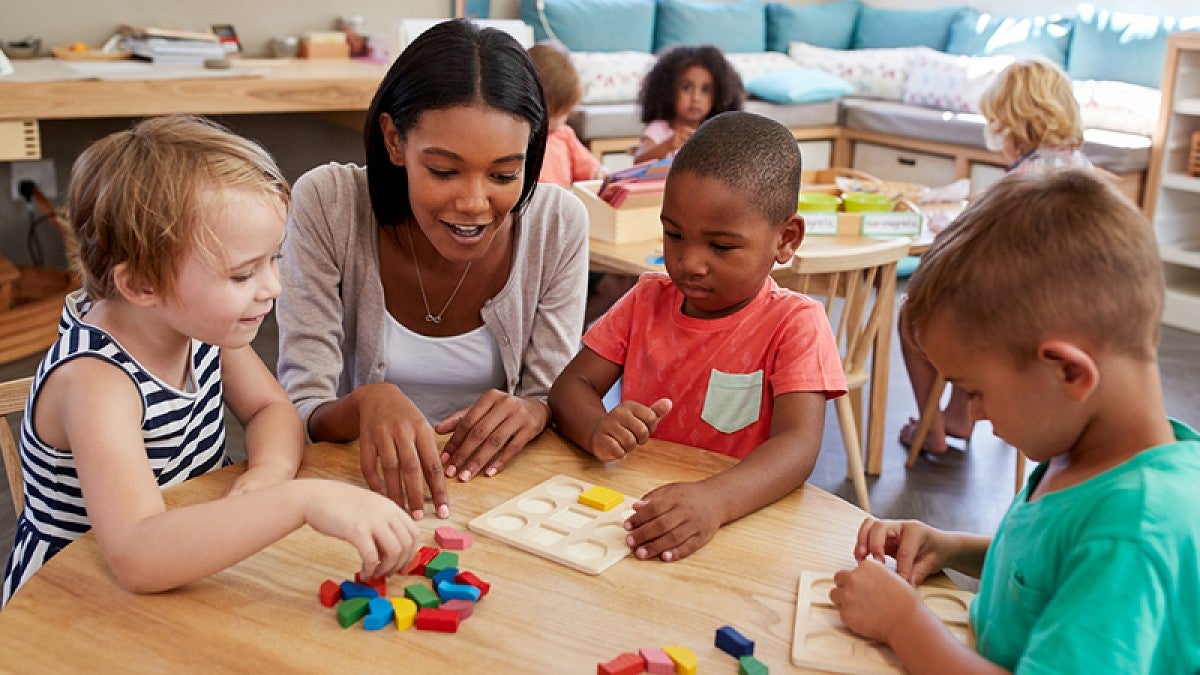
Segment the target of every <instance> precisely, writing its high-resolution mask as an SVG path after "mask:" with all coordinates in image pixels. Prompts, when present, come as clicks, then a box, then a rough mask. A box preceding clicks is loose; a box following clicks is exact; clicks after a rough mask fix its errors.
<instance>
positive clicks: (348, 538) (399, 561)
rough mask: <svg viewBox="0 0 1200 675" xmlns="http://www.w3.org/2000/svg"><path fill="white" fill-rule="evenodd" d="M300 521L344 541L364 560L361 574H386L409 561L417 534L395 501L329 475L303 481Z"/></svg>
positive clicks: (410, 521) (378, 576) (415, 543)
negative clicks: (332, 478)
mask: <svg viewBox="0 0 1200 675" xmlns="http://www.w3.org/2000/svg"><path fill="white" fill-rule="evenodd" d="M297 482H300V483H303V484H304V487H305V488H306V495H307V496H308V497H309V498H308V499H307V500H306V502H305V508H304V520H305V522H307V523H308V524H309V525H310V526H311V527H312V528H313V529H314V530H316V531H317V532H320V533H321V534H324V535H327V536H330V537H333V538H335V539H341V540H342V541H345V542H348V543H349V544H350V545H351V546H353V547H354V548H355V549H356V550H357V551H358V555H359V557H360V558H361V559H362V576H363V578H367V579H370V578H382V577H386V576H388V575H390V574H392V573H394V572H396V571H397V570H399V569H400V567H401V566H403V565H405V564H407V563H408V561H409V560H411V559H412V557H413V554H414V553H416V548H417V541H418V537H419V535H420V533H419V531H418V530H417V526H416V525H415V524H414V523H413V521H412V518H410V517H409V516H408V514H407V513H405V512H404V509H402V508H400V506H399V505H398V504H396V503H395V502H394V501H392V500H390V499H388V498H387V497H384V496H383V495H380V494H376V493H374V492H370V491H369V490H364V489H362V488H360V487H357V486H354V485H349V484H346V483H341V482H338V481H331V480H311V479H310V480H303V481H297Z"/></svg>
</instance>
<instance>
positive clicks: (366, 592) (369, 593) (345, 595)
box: [342, 581, 379, 600]
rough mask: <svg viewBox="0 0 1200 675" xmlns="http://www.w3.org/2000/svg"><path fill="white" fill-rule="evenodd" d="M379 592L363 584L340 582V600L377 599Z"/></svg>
mask: <svg viewBox="0 0 1200 675" xmlns="http://www.w3.org/2000/svg"><path fill="white" fill-rule="evenodd" d="M378 597H379V591H377V590H375V589H374V588H371V587H370V586H367V585H364V584H358V583H355V582H353V581H343V582H342V599H343V600H349V599H350V598H378Z"/></svg>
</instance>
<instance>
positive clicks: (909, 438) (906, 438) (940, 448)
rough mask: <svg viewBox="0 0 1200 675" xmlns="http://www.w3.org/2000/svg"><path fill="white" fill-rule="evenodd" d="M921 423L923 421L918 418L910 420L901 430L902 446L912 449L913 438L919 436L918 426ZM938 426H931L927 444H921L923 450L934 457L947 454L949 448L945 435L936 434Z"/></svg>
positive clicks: (926, 438) (926, 437)
mask: <svg viewBox="0 0 1200 675" xmlns="http://www.w3.org/2000/svg"><path fill="white" fill-rule="evenodd" d="M920 423H921V421H920V420H918V419H916V418H913V417H910V418H908V423H907V424H905V425H904V426H903V427H901V428H900V445H903V446H904V447H906V448H911V447H912V442H913V436H916V435H917V426H918V425H920ZM936 426H937V425H936V424H932V425H930V428H929V433H927V434H925V442H924V443H922V444H921V449H922V450H924V451H925V452H928V453H931V454H934V455H940V454H942V453H944V452H946V448H947V447H949V446H947V445H946V436H945V434H939V433H935V432H936V431H937V430H936V429H935V428H934V427H936Z"/></svg>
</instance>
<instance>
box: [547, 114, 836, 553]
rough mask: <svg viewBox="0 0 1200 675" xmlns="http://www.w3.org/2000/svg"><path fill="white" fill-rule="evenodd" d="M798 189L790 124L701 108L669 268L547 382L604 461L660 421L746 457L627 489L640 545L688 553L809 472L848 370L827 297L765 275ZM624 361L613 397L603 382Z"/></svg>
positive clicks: (666, 208)
mask: <svg viewBox="0 0 1200 675" xmlns="http://www.w3.org/2000/svg"><path fill="white" fill-rule="evenodd" d="M799 191H800V152H799V150H798V149H797V147H796V142H795V139H793V138H792V135H791V133H790V132H788V130H787V129H786V128H784V127H783V126H782V125H780V124H779V123H777V122H774V121H772V120H769V119H767V118H765V117H761V116H759V115H753V114H750V113H743V112H730V113H725V114H723V115H718V116H717V117H714V118H713V119H711V120H709V121H708V122H705V123H704V124H703V125H702V126H701V127H700V129H699V130H697V131H696V133H695V134H693V135H692V137H691V139H689V140H688V142H687V143H686V144H684V146H683V148H682V149H681V150H680V151H679V154H678V155H677V156H676V157H675V160H674V162H673V163H672V166H671V170H670V173H669V174H668V177H667V183H666V190H665V193H664V199H663V207H662V222H663V258H664V262H665V264H666V267H667V274H661V273H650V274H645V275H643V276H642V277H641V279H640V280H639V281H638V283H637V285H636V286H635V287H634V288H633V290H631V291H630V292H629V293H627V294H625V296H624V297H622V298H621V299H620V300H619V301H617V304H616V305H614V306H613V308H612V309H611V310H609V312H608V313H607V314H605V315H604V316H603V317H601V318H600V319H599V320H598V321H597V322H596V323H595V324H594V325H593V326H592V327H591V328H590V329H589V330H588V331H587V333H586V334H585V335H584V338H583V342H584V348H583V350H582V351H580V352H579V354H577V355H576V356H575V358H574V359H573V360H572V361H571V363H570V364H568V365H567V367H566V368H565V369H564V370H563V372H562V375H560V376H559V378H558V379H557V380H556V381H555V383H554V387H553V388H551V390H550V407H551V409H552V410H553V412H554V419H555V421H556V422H557V424H558V427H559V429H560V430H561V431H562V432H563V434H564V435H565V436H566V437H567V438H569V439H571V440H572V441H574V442H575V443H577V444H579V445H580V446H581V447H583V449H584V450H586V451H588V452H590V453H591V454H593V455H595V456H596V458H597V459H600V460H602V461H610V460H616V459H620V458H622V457H624V456H625V455H626V454H628V453H629V452H632V451H634V449H635V448H637V447H638V446H640V445H642V444H644V443H646V441H647V439H649V438H651V437H654V438H660V439H664V440H668V441H674V442H677V443H684V444H687V445H692V446H697V447H701V448H706V449H708V450H711V451H713V452H719V453H722V454H726V455H730V456H732V457H736V458H738V459H739V460H741V462H740V463H738V464H737V465H735V466H733V467H732V468H730V469H729V470H728V471H725V472H724V473H720V474H717V475H713V476H710V477H708V478H706V479H704V480H702V481H699V482H696V483H671V484H667V485H663V486H661V487H659V488H657V489H655V490H653V491H651V492H650V493H648V494H647V495H645V496H644V497H642V499H641V500H640V501H638V502H637V503H636V504H634V509H635V511H636V513H635V514H634V515H632V516H630V518H629V519H628V520H627V521H626V528H627V529H628V530H629V535H628V542H629V545H630V547H631V548H633V549H634V553H635V555H636V556H637V557H638V558H641V559H647V558H655V557H661V558H662V559H663V560H666V561H671V560H678V559H680V558H683V557H685V556H687V555H690V554H691V553H693V552H694V551H696V550H697V549H699V548H700V547H701V546H703V545H704V544H706V543H707V542H708V541H709V540H710V539H712V537H713V536H714V535H715V534H716V531H717V530H718V529H719V528H720V527H721V526H722V525H724V524H725V523H729V522H732V521H734V520H737V519H738V518H741V517H742V516H744V515H746V514H748V513H751V512H753V511H756V510H758V509H760V508H762V507H764V506H766V505H768V504H770V503H772V502H774V501H776V500H778V499H780V498H781V497H784V496H785V495H787V494H789V493H790V492H792V491H793V490H795V489H796V488H797V487H799V486H801V485H802V484H803V483H804V481H805V480H807V479H808V477H809V475H810V474H811V473H812V469H813V465H814V463H815V462H816V459H817V451H818V450H819V448H820V445H821V436H822V432H823V429H824V426H825V402H826V400H827V399H830V398H834V397H837V396H839V395H841V394H842V393H844V392H845V390H846V382H845V377H844V375H843V374H842V367H841V360H840V359H839V357H838V351H837V345H836V344H835V341H834V337H833V331H832V329H831V328H830V326H829V321H828V320H827V319H826V318H825V313H824V309H823V307H822V306H821V304H820V303H817V302H815V301H813V300H811V299H809V298H807V297H805V296H803V295H801V294H799V293H795V292H793V291H790V290H786V289H782V288H780V287H779V286H778V285H777V284H776V283H775V280H774V279H772V278H771V276H770V274H771V269H772V268H773V266H774V265H775V263H777V262H779V263H781V262H786V261H788V260H791V258H792V256H793V255H794V254H795V251H796V247H797V246H799V245H800V242H801V240H802V239H803V237H804V222H803V220H801V219H800V218H799V217H798V216H797V215H796V194H797V193H799ZM622 376H623V377H624V385H623V388H622V397H621V399H622V400H621V403H620V404H618V405H617V406H616V407H615V408H614V409H613V410H612V412H608V413H606V412H605V409H604V405H603V403H602V401H601V397H602V396H604V394H605V392H607V391H608V390H609V387H611V386H612V385H613V383H614V382H615V381H616V380H617V378H619V377H622Z"/></svg>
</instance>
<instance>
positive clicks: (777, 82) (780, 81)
mask: <svg viewBox="0 0 1200 675" xmlns="http://www.w3.org/2000/svg"><path fill="white" fill-rule="evenodd" d="M746 91H748V92H750V95H751V96H757V97H758V98H761V99H763V100H764V101H770V102H771V103H816V102H817V101H831V100H833V99H835V98H841V97H843V96H849V95H850V94H851V93H853V92H854V85H853V84H850V83H849V82H847V81H845V80H843V79H842V78H840V77H838V76H837V75H834V74H832V73H827V72H825V71H824V70H817V69H816V68H792V69H790V70H777V71H775V72H773V73H767V74H766V75H761V76H759V77H756V78H754V79H753V80H750V81H749V82H747V83H746Z"/></svg>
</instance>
